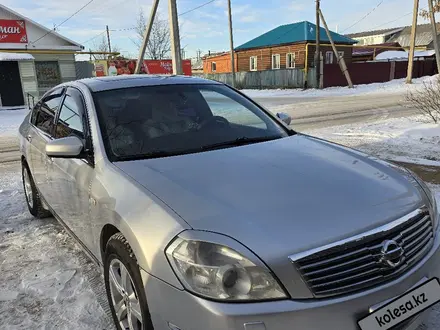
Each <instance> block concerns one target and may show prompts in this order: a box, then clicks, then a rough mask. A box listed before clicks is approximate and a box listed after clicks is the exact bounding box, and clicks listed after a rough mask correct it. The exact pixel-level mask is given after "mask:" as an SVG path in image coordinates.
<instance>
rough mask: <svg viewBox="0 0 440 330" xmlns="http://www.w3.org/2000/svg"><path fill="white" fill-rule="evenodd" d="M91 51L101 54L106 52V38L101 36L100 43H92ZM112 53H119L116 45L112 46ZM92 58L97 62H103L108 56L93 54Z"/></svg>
mask: <svg viewBox="0 0 440 330" xmlns="http://www.w3.org/2000/svg"><path fill="white" fill-rule="evenodd" d="M92 51H94V52H103V53H106V52H108V51H109V49H108V44H107V38H106V37H104V36H103V37H102V39H101V40H100V41H98V42H94V43H93V47H92ZM112 52H116V53H119V52H120V48H119V47H118V46H117V45H113V47H112ZM93 56H94V57H95V59H97V60H105V59H107V58H108V55H105V54H95V55H93Z"/></svg>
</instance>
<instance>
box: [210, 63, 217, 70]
mask: <svg viewBox="0 0 440 330" xmlns="http://www.w3.org/2000/svg"><path fill="white" fill-rule="evenodd" d="M216 71H217V63H215V62H211V72H216Z"/></svg>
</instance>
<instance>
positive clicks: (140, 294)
mask: <svg viewBox="0 0 440 330" xmlns="http://www.w3.org/2000/svg"><path fill="white" fill-rule="evenodd" d="M104 280H105V288H106V291H107V298H108V301H109V304H110V309H111V311H112V315H113V320H114V321H115V325H116V328H117V329H118V330H125V329H130V330H153V324H152V322H151V317H150V312H149V310H148V305H147V298H146V296H145V291H144V288H143V284H142V279H141V274H140V271H139V266H138V264H137V260H136V257H135V256H134V253H133V251H132V250H131V247H130V245H129V244H128V242H127V240H126V239H125V237H124V236H123V235H122V234H120V233H117V234H115V235H113V236H112V237H111V238H110V239H109V241H108V242H107V246H106V251H105V260H104Z"/></svg>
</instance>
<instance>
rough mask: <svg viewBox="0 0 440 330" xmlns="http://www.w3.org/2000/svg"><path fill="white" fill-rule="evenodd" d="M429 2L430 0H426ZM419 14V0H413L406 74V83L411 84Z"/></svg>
mask: <svg viewBox="0 0 440 330" xmlns="http://www.w3.org/2000/svg"><path fill="white" fill-rule="evenodd" d="M428 1H429V2H430V1H431V0H428ZM418 16H419V0H414V11H413V22H412V27H411V44H410V49H409V57H408V73H407V76H406V83H407V84H411V82H412V72H413V65H414V48H415V47H416V33H417V17H418Z"/></svg>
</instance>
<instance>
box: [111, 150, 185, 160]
mask: <svg viewBox="0 0 440 330" xmlns="http://www.w3.org/2000/svg"><path fill="white" fill-rule="evenodd" d="M181 154H182V152H170V151H162V150H160V151H151V152H147V153H145V154H137V155H126V156H118V157H117V160H118V161H128V160H139V159H151V158H162V157H170V156H177V155H181Z"/></svg>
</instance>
